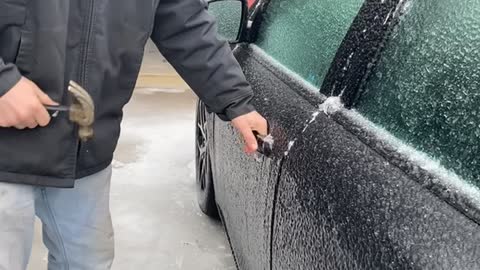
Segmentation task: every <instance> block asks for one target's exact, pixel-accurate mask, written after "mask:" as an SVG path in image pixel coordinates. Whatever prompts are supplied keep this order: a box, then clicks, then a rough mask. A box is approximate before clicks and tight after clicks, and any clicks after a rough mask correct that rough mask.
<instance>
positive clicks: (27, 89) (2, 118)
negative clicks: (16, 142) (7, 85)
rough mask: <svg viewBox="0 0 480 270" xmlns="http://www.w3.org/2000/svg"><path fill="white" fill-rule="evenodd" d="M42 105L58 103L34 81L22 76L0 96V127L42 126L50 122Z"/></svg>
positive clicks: (23, 127)
mask: <svg viewBox="0 0 480 270" xmlns="http://www.w3.org/2000/svg"><path fill="white" fill-rule="evenodd" d="M44 105H58V104H57V103H56V102H54V101H53V100H51V99H50V97H48V96H47V94H45V93H44V92H42V90H40V88H38V86H37V85H36V84H35V83H34V82H32V81H30V80H29V79H27V78H25V77H22V79H20V81H19V82H18V83H17V84H16V85H15V86H14V87H13V88H12V89H10V90H9V91H8V92H7V93H5V94H4V95H3V96H1V97H0V127H15V128H17V129H25V128H27V127H28V128H35V127H37V126H42V127H44V126H46V125H48V123H49V122H50V115H49V114H48V112H47V110H46V109H45V107H44Z"/></svg>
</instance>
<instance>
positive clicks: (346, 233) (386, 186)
mask: <svg viewBox="0 0 480 270" xmlns="http://www.w3.org/2000/svg"><path fill="white" fill-rule="evenodd" d="M263 2H266V1H263ZM406 2H407V1H398V0H392V1H387V2H386V3H385V5H384V6H381V4H384V1H381V3H380V0H378V1H376V0H367V1H366V2H365V4H364V5H363V6H362V9H361V11H360V13H359V15H358V16H357V17H356V18H355V21H354V24H357V25H355V26H354V27H353V26H352V27H351V28H350V30H349V33H348V34H347V37H346V39H345V40H344V42H342V45H341V47H340V48H339V51H338V52H337V55H336V58H335V60H334V62H333V63H332V66H331V67H330V69H329V74H327V77H326V79H325V81H324V83H323V84H322V86H321V87H320V89H319V88H318V87H314V86H312V85H310V84H309V83H307V82H306V81H305V80H303V79H302V78H300V77H299V76H298V75H296V74H295V73H293V72H292V71H290V70H288V69H287V68H285V67H283V66H282V65H281V64H279V63H278V62H277V61H276V60H274V59H272V58H271V57H270V56H268V55H267V54H266V53H265V52H264V51H263V50H262V49H260V48H258V47H257V46H256V45H252V44H241V45H239V46H237V47H236V48H235V50H234V53H235V56H236V57H237V59H238V61H239V63H240V64H241V66H242V68H243V70H244V72H245V75H246V77H247V79H248V81H249V82H250V83H251V85H252V87H253V90H254V92H255V99H254V101H253V103H254V105H255V106H256V108H257V109H258V111H259V112H260V113H261V114H262V115H264V116H265V117H266V118H267V119H268V121H269V124H270V131H271V133H272V135H273V137H274V147H273V153H272V154H271V155H269V156H263V155H260V156H258V157H257V158H254V157H250V156H247V155H245V154H244V153H243V152H242V147H243V146H242V143H241V140H240V139H239V137H240V136H239V134H238V133H237V132H236V131H235V130H234V129H233V128H232V127H231V126H230V125H229V124H228V123H225V122H222V121H221V120H220V119H218V118H213V116H212V121H214V123H213V124H212V128H213V129H214V133H215V139H214V143H213V144H212V145H211V147H212V153H214V154H213V155H214V157H213V159H214V162H213V163H214V185H215V192H216V201H217V204H218V206H219V209H220V210H221V213H222V214H223V215H222V216H223V221H224V224H225V227H226V230H227V233H228V235H229V238H230V241H231V246H232V250H233V252H234V254H235V258H236V261H237V265H238V267H239V269H480V245H479V244H478V243H480V228H479V224H480V218H479V217H480V215H479V212H480V207H479V204H476V202H478V200H477V199H475V197H476V196H477V195H479V193H478V189H469V187H466V186H463V184H462V183H461V181H457V180H459V179H453V180H452V179H447V178H448V177H449V176H451V175H446V174H445V175H446V177H445V175H441V173H442V172H443V171H444V168H442V167H441V166H440V165H438V164H436V163H435V162H434V161H432V162H430V161H428V162H430V163H427V164H426V163H424V160H421V159H419V158H418V156H421V155H422V153H419V152H417V151H415V149H413V150H412V149H411V148H409V146H406V145H403V144H402V142H400V144H399V145H395V143H398V142H395V143H393V142H392V141H391V140H390V139H391V138H390V137H389V136H391V135H388V136H387V135H385V134H386V133H387V132H385V131H384V130H381V128H379V127H376V126H375V125H374V124H373V123H371V122H370V121H368V120H367V119H365V118H363V117H362V116H361V115H360V114H359V113H357V112H356V111H355V109H350V108H351V107H352V106H354V105H355V102H356V101H357V99H358V98H359V96H358V90H359V89H358V88H360V87H361V85H362V84H363V83H364V80H365V79H366V77H367V76H368V73H369V72H370V71H371V69H373V68H374V65H375V63H376V61H377V60H378V57H379V55H380V53H381V50H382V46H383V45H384V42H385V39H387V38H388V36H389V27H387V26H388V24H390V23H391V24H395V23H398V20H397V19H398V17H395V16H398V14H397V13H401V12H403V11H402V9H401V8H400V6H398V5H400V4H404V3H406ZM372 12H377V13H378V14H379V16H377V15H372ZM392 14H394V15H392ZM395 14H396V15H395ZM363 16H365V17H363ZM253 21H254V22H256V23H258V24H260V23H261V20H258V21H256V20H253ZM370 22H375V23H378V22H380V23H381V26H380V25H372V24H371V23H370ZM377 26H378V27H377ZM258 28H259V27H258V25H255V24H254V25H253V29H258ZM362 40H364V41H365V42H363V41H362ZM349 44H350V45H349ZM352 44H353V45H352ZM352 46H353V47H355V48H353V47H352ZM361 46H363V47H361ZM369 46H370V47H369ZM350 47H352V48H350ZM357 47H358V48H357ZM367 47H368V48H367ZM352 53H354V54H353V56H352ZM356 73H358V74H356ZM335 86H336V87H337V88H335ZM340 86H341V87H340ZM330 88H333V90H332V91H330V90H329V89H330ZM342 89H343V90H345V89H346V91H345V94H346V95H345V96H342V97H341V98H342V99H340V98H338V97H330V98H328V97H326V96H325V95H323V94H322V93H325V94H327V95H335V96H338V95H341V94H342V93H343V91H340V90H342ZM320 90H322V91H320ZM334 90H335V91H334ZM340 100H342V101H343V104H345V105H346V106H347V107H348V109H347V108H344V107H343V105H342V103H340ZM372 126H373V128H372ZM405 149H407V151H405ZM405 153H407V154H413V155H418V156H417V157H412V156H408V155H407V154H405ZM455 181H456V182H455ZM477 198H478V196H477Z"/></svg>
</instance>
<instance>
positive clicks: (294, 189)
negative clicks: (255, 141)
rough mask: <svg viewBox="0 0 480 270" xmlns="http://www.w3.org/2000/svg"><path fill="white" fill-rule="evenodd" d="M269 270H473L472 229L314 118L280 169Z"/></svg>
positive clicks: (479, 237)
mask: <svg viewBox="0 0 480 270" xmlns="http://www.w3.org/2000/svg"><path fill="white" fill-rule="evenodd" d="M280 179H281V180H280V183H279V193H278V198H277V204H276V205H275V214H274V219H275V221H274V224H275V226H274V228H275V229H274V232H273V238H274V241H273V243H274V245H273V269H479V268H480V259H479V258H480V245H479V243H480V230H479V226H478V224H477V223H475V222H474V221H472V220H471V219H469V218H468V217H466V216H464V215H463V214H462V213H460V212H458V211H457V210H456V209H455V208H453V207H452V206H451V205H449V204H448V203H447V202H445V201H444V200H443V199H441V198H438V197H437V196H435V195H434V194H432V192H430V191H429V190H428V189H426V188H425V187H424V186H422V185H421V184H420V183H419V182H418V181H416V180H415V179H412V178H411V177H410V175H408V174H407V173H405V172H404V171H403V170H402V169H400V168H399V167H397V166H395V165H393V164H391V163H390V162H389V160H388V159H386V158H385V157H384V156H382V155H380V154H379V153H377V152H376V151H374V150H373V149H372V148H371V147H369V146H368V145H366V144H365V143H364V142H362V141H361V140H359V139H358V137H357V136H355V135H354V134H352V133H351V132H350V131H349V130H348V129H345V128H343V126H342V125H341V124H339V123H338V122H336V121H335V119H333V118H329V116H326V115H325V114H323V113H321V114H320V115H319V116H318V117H317V120H316V121H315V122H313V123H312V124H311V125H310V126H309V128H308V129H307V130H306V132H305V133H304V134H303V136H302V137H300V138H299V139H298V140H297V142H296V143H295V147H293V148H292V150H291V152H290V153H289V156H288V158H287V159H286V161H285V162H284V165H283V166H282V175H281V178H280Z"/></svg>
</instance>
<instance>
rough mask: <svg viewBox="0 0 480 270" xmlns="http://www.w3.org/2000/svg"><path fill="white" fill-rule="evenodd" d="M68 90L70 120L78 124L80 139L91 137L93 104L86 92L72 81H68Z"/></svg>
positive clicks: (93, 114) (93, 118) (93, 113)
mask: <svg viewBox="0 0 480 270" xmlns="http://www.w3.org/2000/svg"><path fill="white" fill-rule="evenodd" d="M68 92H69V93H70V94H71V97H72V106H71V108H70V115H69V116H70V121H72V122H74V123H76V124H78V127H79V129H78V136H79V138H80V139H81V140H82V141H86V140H88V139H90V138H92V137H93V127H92V125H93V122H94V120H95V105H94V104H93V100H92V98H91V97H90V95H89V94H88V92H87V91H86V90H85V89H84V88H83V87H81V86H80V85H78V84H77V83H76V82H74V81H70V83H69V86H68Z"/></svg>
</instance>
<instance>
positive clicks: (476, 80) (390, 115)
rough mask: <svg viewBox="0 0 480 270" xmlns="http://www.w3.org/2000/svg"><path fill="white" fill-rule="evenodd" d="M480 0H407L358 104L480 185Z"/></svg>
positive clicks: (381, 121)
mask: <svg viewBox="0 0 480 270" xmlns="http://www.w3.org/2000/svg"><path fill="white" fill-rule="evenodd" d="M479 14H480V1H478V0H422V1H411V2H407V6H406V13H405V15H403V16H402V17H401V19H400V23H399V25H398V26H397V27H396V28H395V29H394V30H393V34H392V37H391V38H390V40H389V41H388V43H387V44H386V47H385V50H384V51H383V53H382V56H381V59H380V60H379V63H378V65H377V67H376V68H375V69H374V71H373V74H372V75H371V76H370V78H369V80H368V81H367V83H366V87H365V92H364V93H363V95H362V97H361V99H360V101H359V104H358V111H359V112H360V113H362V114H363V115H364V116H366V117H367V118H369V119H370V120H371V121H373V122H374V123H376V124H379V125H381V126H382V127H384V128H385V129H386V130H388V131H390V132H391V133H393V134H394V135H395V136H397V137H398V138H400V139H402V140H405V141H406V142H407V143H409V144H410V145H412V146H414V147H415V148H417V149H418V150H420V151H423V152H425V153H427V154H429V155H430V156H431V157H432V158H434V159H436V160H438V161H439V162H440V163H442V165H443V166H445V167H446V168H448V169H450V170H453V171H454V172H456V173H457V174H458V175H460V176H461V177H463V178H464V179H465V180H467V181H469V182H471V183H475V184H477V185H479V186H480V162H479V160H480V158H479V157H480V15H479Z"/></svg>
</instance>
